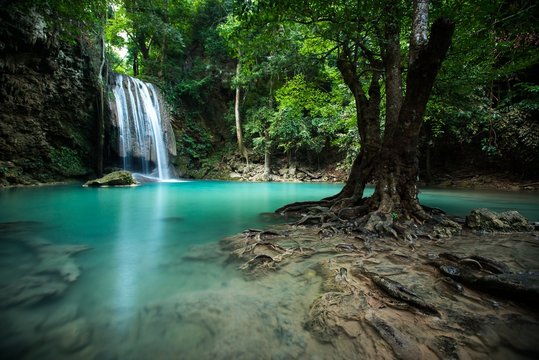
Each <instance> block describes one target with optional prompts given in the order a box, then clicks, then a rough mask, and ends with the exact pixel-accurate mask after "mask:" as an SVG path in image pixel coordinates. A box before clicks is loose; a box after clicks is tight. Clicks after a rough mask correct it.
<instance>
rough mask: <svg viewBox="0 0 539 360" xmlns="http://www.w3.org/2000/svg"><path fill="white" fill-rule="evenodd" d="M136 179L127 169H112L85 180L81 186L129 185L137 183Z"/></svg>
mask: <svg viewBox="0 0 539 360" xmlns="http://www.w3.org/2000/svg"><path fill="white" fill-rule="evenodd" d="M137 184H138V183H137V181H136V180H135V178H134V177H133V174H131V173H130V172H129V171H125V170H120V171H114V172H111V173H110V174H107V175H105V176H103V177H102V178H99V179H95V180H90V181H87V182H86V184H84V185H83V186H90V187H101V186H131V185H137Z"/></svg>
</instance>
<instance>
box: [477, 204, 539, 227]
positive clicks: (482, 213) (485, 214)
mask: <svg viewBox="0 0 539 360" xmlns="http://www.w3.org/2000/svg"><path fill="white" fill-rule="evenodd" d="M466 226H468V227H469V228H470V229H473V230H482V231H500V232H513V231H533V230H534V226H533V225H532V224H530V222H529V221H528V220H527V219H526V218H525V217H524V216H522V215H521V214H520V213H519V212H518V211H505V212H502V213H496V212H494V211H491V210H489V209H474V210H472V211H471V213H470V215H468V216H466Z"/></svg>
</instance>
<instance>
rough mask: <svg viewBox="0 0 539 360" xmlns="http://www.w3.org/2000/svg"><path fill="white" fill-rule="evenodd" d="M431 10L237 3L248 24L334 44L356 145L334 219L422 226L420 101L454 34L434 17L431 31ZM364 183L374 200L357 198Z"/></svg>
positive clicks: (421, 4) (389, 4)
mask: <svg viewBox="0 0 539 360" xmlns="http://www.w3.org/2000/svg"><path fill="white" fill-rule="evenodd" d="M249 4H250V5H249ZM253 4H254V5H253ZM431 7H432V6H431V5H430V4H429V1H428V0H415V1H413V3H412V2H411V1H398V0H385V1H369V0H354V1H334V0H316V1H311V0H310V1H306V0H305V1H294V2H288V1H284V0H282V1H281V0H272V1H265V0H261V1H258V2H248V3H243V7H242V8H241V10H242V11H243V12H244V13H247V14H249V15H248V16H250V18H251V19H255V20H256V21H281V22H294V23H302V24H306V25H308V26H310V27H312V29H313V30H312V36H314V37H318V38H320V39H322V40H324V41H330V42H332V43H333V44H334V49H335V51H336V53H337V58H336V62H337V67H338V69H339V71H340V73H341V75H342V79H343V81H344V83H345V84H346V85H347V86H348V88H349V89H350V91H351V92H352V94H353V96H354V99H355V103H356V109H357V119H358V122H357V126H358V131H359V136H360V142H361V150H360V152H359V154H358V155H357V158H356V159H355V161H354V164H353V166H352V169H351V172H350V175H349V178H348V180H347V182H346V185H345V186H344V188H343V189H342V191H341V192H340V193H339V194H337V195H335V196H333V197H331V198H328V199H325V200H324V201H323V203H324V204H326V205H328V206H332V210H334V211H335V212H339V211H341V210H342V209H344V208H346V209H347V211H346V212H341V215H344V214H345V213H346V214H347V216H349V217H354V218H355V217H360V216H363V215H366V214H373V213H377V214H386V215H392V216H389V219H391V218H394V217H397V216H398V217H399V218H401V219H410V218H412V219H415V220H418V221H421V220H424V219H426V218H428V214H426V213H425V211H424V210H423V209H422V207H421V206H420V204H419V201H418V197H417V194H418V191H417V178H418V170H419V169H418V160H417V158H418V151H417V147H418V141H419V134H420V129H421V125H422V122H423V114H424V111H425V108H426V105H427V101H428V99H429V96H430V93H431V90H432V87H433V84H434V81H435V79H436V76H437V74H438V72H439V70H440V67H441V64H442V62H443V60H444V57H445V55H446V53H447V51H448V49H449V46H450V44H451V37H452V34H453V30H454V24H453V22H452V21H451V20H450V19H449V18H447V17H444V16H442V15H441V13H439V14H440V15H438V16H437V18H436V19H435V20H434V21H433V22H432V23H431V22H430V21H429V10H431ZM429 26H430V31H429ZM371 181H373V182H374V183H375V184H376V187H375V192H374V194H373V195H372V196H371V197H369V198H364V197H363V193H364V189H365V186H366V184H367V183H369V182H371ZM309 205H310V204H309V203H301V204H291V205H289V206H287V207H285V208H283V209H281V210H282V211H294V210H298V209H301V208H304V207H305V206H309ZM370 218H376V219H379V218H380V217H370ZM383 218H384V219H387V218H388V216H383ZM368 224H369V226H371V227H372V228H374V227H375V225H376V224H371V223H368Z"/></svg>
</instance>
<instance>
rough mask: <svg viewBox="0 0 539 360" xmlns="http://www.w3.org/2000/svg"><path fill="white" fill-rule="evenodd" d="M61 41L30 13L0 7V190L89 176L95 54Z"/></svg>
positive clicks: (87, 46)
mask: <svg viewBox="0 0 539 360" xmlns="http://www.w3.org/2000/svg"><path fill="white" fill-rule="evenodd" d="M67 38H68V37H65V36H62V33H61V32H60V31H59V30H58V29H57V28H55V26H54V24H53V23H52V21H49V20H47V17H46V16H44V15H43V14H38V13H37V12H36V11H35V10H28V9H24V10H23V9H21V8H17V7H16V6H15V5H3V6H2V8H1V9H0V109H1V110H0V186H6V185H12V184H34V183H40V182H51V181H57V180H65V179H66V178H81V177H85V176H87V175H88V174H89V173H91V172H92V169H91V168H92V166H93V164H94V163H95V159H94V154H95V153H96V151H95V145H94V144H95V143H96V141H95V139H96V136H97V135H96V121H95V118H96V113H95V99H96V90H95V80H93V79H95V74H96V66H95V65H94V64H92V61H91V59H92V56H93V55H92V51H97V49H96V46H95V45H93V44H92V41H90V40H87V39H85V38H84V37H83V36H79V38H78V39H77V40H76V41H68V40H67Z"/></svg>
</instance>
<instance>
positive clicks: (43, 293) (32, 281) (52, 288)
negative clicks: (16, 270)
mask: <svg viewBox="0 0 539 360" xmlns="http://www.w3.org/2000/svg"><path fill="white" fill-rule="evenodd" d="M66 289H67V284H66V283H65V282H63V281H61V280H58V279H56V278H54V277H50V276H47V275H36V276H25V277H23V278H20V279H19V280H18V281H17V282H13V283H11V284H9V285H7V286H4V287H3V288H1V289H0V293H1V295H0V307H10V306H15V305H32V304H36V303H38V302H40V301H41V300H43V299H45V298H48V297H51V296H58V295H60V294H62V293H63V292H64V291H65V290H66Z"/></svg>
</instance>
